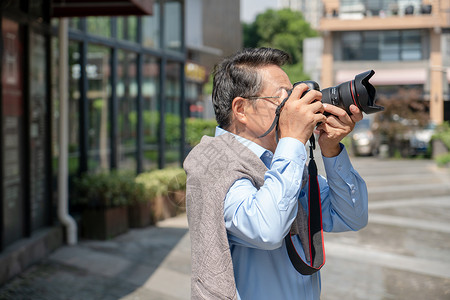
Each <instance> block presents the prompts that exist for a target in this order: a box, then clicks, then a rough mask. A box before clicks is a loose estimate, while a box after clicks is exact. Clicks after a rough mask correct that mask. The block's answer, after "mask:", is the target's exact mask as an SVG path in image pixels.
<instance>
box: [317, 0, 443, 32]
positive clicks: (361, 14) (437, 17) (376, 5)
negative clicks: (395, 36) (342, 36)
mask: <svg viewBox="0 0 450 300" xmlns="http://www.w3.org/2000/svg"><path fill="white" fill-rule="evenodd" d="M380 3H383V5H381V4H380ZM324 7H325V16H324V17H323V18H322V19H321V21H320V30H321V31H353V30H392V29H395V30H405V29H436V28H449V27H450V1H439V0H430V1H408V2H406V1H402V0H398V1H384V2H381V1H372V0H341V1H340V2H339V3H338V1H336V0H324Z"/></svg>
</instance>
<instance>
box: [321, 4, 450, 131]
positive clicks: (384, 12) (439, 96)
mask: <svg viewBox="0 0 450 300" xmlns="http://www.w3.org/2000/svg"><path fill="white" fill-rule="evenodd" d="M323 3H324V16H323V17H322V19H321V21H320V27H319V28H320V31H321V33H322V36H323V39H324V45H323V54H322V70H321V85H322V86H324V87H325V86H332V85H336V84H338V83H340V82H343V81H348V80H351V79H352V78H353V77H354V75H356V74H358V73H360V72H362V71H365V70H369V69H374V70H375V72H376V74H375V76H374V77H373V79H372V80H371V82H372V83H373V84H374V85H376V86H377V92H378V93H384V92H386V93H387V92H389V91H392V90H394V89H395V88H398V87H400V86H403V87H414V88H417V89H419V90H420V91H421V94H422V99H423V101H429V104H430V119H431V120H432V121H434V122H436V123H441V122H442V121H444V120H449V119H450V101H449V100H450V99H449V98H450V97H449V82H450V55H449V51H450V50H449V49H450V31H449V30H450V1H448V0H446V1H440V0H407V1H406V0H389V1H388V0H385V1H372V0H340V1H339V0H324V1H323Z"/></svg>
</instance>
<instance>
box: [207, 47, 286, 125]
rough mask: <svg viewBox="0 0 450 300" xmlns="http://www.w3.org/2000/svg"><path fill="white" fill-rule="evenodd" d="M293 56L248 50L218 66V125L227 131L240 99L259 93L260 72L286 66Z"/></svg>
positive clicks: (215, 89) (215, 83) (214, 94)
mask: <svg viewBox="0 0 450 300" xmlns="http://www.w3.org/2000/svg"><path fill="white" fill-rule="evenodd" d="M289 59H290V57H289V54H287V53H286V52H284V51H282V50H278V49H272V48H249V49H244V50H242V51H240V52H238V53H236V54H234V55H232V56H230V57H228V58H226V59H224V60H223V61H222V62H221V63H219V64H218V65H216V67H215V68H214V72H213V75H214V81H213V92H212V101H213V105H214V112H215V114H216V120H217V124H218V125H219V126H220V127H222V128H224V129H226V128H227V127H228V126H229V125H230V124H231V104H232V102H233V99H234V98H236V97H243V98H245V97H250V96H255V95H257V94H258V93H259V91H260V90H261V88H262V86H261V85H262V78H261V75H260V73H259V72H258V71H259V68H261V67H265V66H268V65H277V66H282V65H284V64H285V63H286V62H288V61H289Z"/></svg>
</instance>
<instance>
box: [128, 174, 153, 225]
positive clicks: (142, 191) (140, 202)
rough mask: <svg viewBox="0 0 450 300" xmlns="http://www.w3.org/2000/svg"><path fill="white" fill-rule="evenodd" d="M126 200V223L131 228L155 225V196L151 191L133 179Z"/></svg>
mask: <svg viewBox="0 0 450 300" xmlns="http://www.w3.org/2000/svg"><path fill="white" fill-rule="evenodd" d="M129 188H130V191H129V195H130V196H129V198H128V222H129V226H130V227H131V228H140V227H146V226H149V225H152V224H154V223H155V216H154V199H155V194H154V192H153V191H152V190H151V189H147V188H146V187H145V185H144V184H143V183H141V182H138V181H137V180H136V179H134V178H133V184H130V185H129Z"/></svg>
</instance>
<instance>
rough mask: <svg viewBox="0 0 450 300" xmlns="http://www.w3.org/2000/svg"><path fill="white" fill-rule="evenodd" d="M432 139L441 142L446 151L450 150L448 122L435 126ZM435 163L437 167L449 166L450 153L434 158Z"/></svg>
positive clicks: (449, 123)
mask: <svg viewBox="0 0 450 300" xmlns="http://www.w3.org/2000/svg"><path fill="white" fill-rule="evenodd" d="M432 139H433V140H440V141H442V142H443V143H444V145H445V146H446V147H447V149H450V122H448V121H447V122H444V123H442V124H441V125H439V126H437V127H436V130H435V132H434V134H433V137H432ZM435 161H436V163H437V164H438V165H439V166H445V165H448V164H450V152H448V153H445V154H442V155H439V156H437V157H435Z"/></svg>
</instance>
